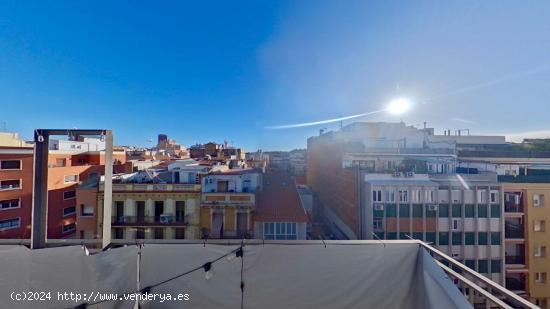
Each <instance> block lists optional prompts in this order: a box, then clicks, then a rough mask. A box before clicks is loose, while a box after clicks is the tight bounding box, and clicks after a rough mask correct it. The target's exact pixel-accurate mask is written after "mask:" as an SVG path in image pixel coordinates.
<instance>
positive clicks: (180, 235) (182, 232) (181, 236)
mask: <svg viewBox="0 0 550 309" xmlns="http://www.w3.org/2000/svg"><path fill="white" fill-rule="evenodd" d="M176 239H185V228H182V227H178V228H176Z"/></svg>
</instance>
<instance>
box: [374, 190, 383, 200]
mask: <svg viewBox="0 0 550 309" xmlns="http://www.w3.org/2000/svg"><path fill="white" fill-rule="evenodd" d="M372 201H373V202H382V190H373V191H372Z"/></svg>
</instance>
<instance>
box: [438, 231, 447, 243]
mask: <svg viewBox="0 0 550 309" xmlns="http://www.w3.org/2000/svg"><path fill="white" fill-rule="evenodd" d="M439 245H440V246H447V245H449V233H448V232H439Z"/></svg>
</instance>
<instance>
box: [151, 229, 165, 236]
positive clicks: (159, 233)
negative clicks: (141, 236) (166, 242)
mask: <svg viewBox="0 0 550 309" xmlns="http://www.w3.org/2000/svg"><path fill="white" fill-rule="evenodd" d="M153 236H154V238H155V239H164V228H162V227H156V228H154V235H153Z"/></svg>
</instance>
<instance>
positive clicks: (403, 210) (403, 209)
mask: <svg viewBox="0 0 550 309" xmlns="http://www.w3.org/2000/svg"><path fill="white" fill-rule="evenodd" d="M409 214H410V208H409V205H399V218H408V217H409Z"/></svg>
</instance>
